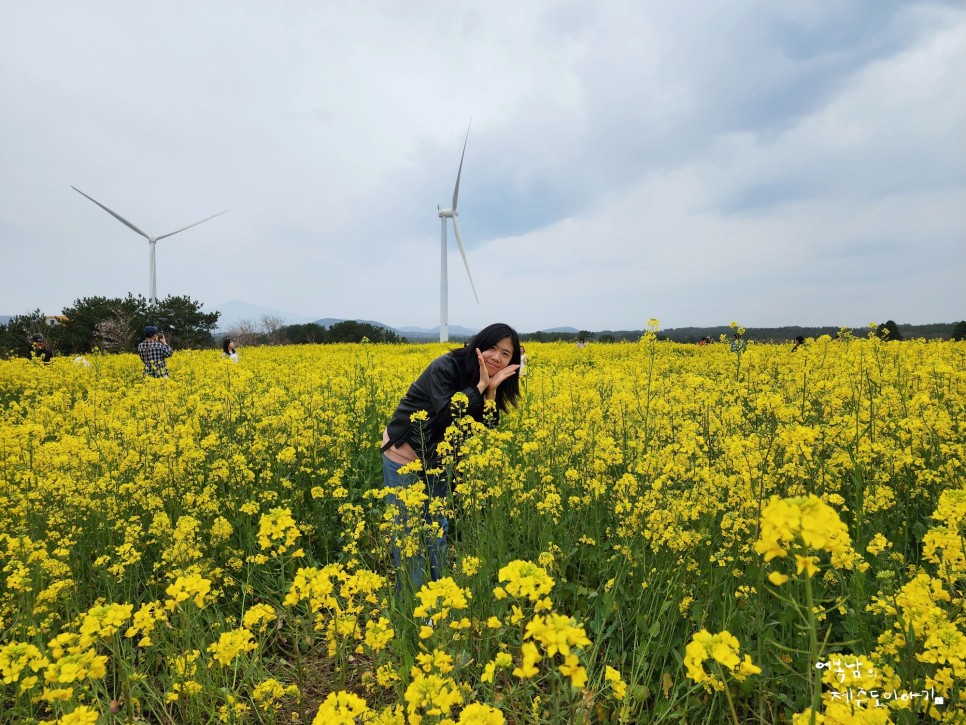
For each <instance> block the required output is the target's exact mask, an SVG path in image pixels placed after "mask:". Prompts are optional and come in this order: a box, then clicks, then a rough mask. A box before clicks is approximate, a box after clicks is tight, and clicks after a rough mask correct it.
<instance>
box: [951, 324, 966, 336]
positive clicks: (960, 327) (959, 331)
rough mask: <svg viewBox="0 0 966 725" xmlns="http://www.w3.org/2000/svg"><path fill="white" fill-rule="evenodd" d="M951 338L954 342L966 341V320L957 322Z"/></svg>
mask: <svg viewBox="0 0 966 725" xmlns="http://www.w3.org/2000/svg"><path fill="white" fill-rule="evenodd" d="M951 337H952V338H953V339H954V340H966V320H963V321H961V322H957V323H956V324H955V325H953V332H952V335H951Z"/></svg>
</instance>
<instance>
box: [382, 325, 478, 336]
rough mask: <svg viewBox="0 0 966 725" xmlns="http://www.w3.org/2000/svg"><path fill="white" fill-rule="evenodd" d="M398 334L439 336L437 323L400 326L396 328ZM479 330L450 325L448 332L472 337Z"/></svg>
mask: <svg viewBox="0 0 966 725" xmlns="http://www.w3.org/2000/svg"><path fill="white" fill-rule="evenodd" d="M397 332H398V333H399V334H400V335H403V336H405V337H427V338H429V337H435V338H439V325H437V326H436V327H413V326H409V327H400V328H398V329H397ZM477 332H479V330H472V329H470V328H469V327H461V326H460V325H450V326H449V334H450V335H451V336H453V337H473V335H475V334H476V333H477Z"/></svg>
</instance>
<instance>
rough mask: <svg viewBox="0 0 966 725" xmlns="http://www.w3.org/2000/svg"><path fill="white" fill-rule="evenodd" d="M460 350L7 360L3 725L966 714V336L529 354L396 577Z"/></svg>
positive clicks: (850, 718)
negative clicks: (419, 583) (412, 460)
mask: <svg viewBox="0 0 966 725" xmlns="http://www.w3.org/2000/svg"><path fill="white" fill-rule="evenodd" d="M654 328H656V323H655V325H654ZM448 349H450V347H448V346H445V345H435V344H433V345H393V346H389V345H365V344H363V345H331V346H291V347H265V348H253V349H247V350H244V351H243V355H242V360H241V362H240V363H238V364H235V363H232V362H229V361H227V360H225V359H223V358H222V356H221V355H220V353H217V352H215V351H189V352H178V353H176V354H175V356H174V357H173V358H172V359H171V360H170V364H169V368H170V371H171V377H170V379H167V380H154V379H149V380H142V378H141V372H140V370H141V366H140V364H139V362H138V360H137V359H136V357H134V356H132V355H115V356H97V355H94V356H91V357H90V358H89V360H90V363H91V364H90V366H89V367H86V366H84V367H82V366H75V365H73V364H71V362H70V361H69V360H65V359H57V358H55V359H54V361H53V363H52V364H51V365H47V366H44V365H41V364H36V363H33V362H30V361H26V360H8V361H0V713H2V716H0V720H2V721H5V722H6V721H9V722H26V723H30V722H34V723H40V722H46V723H71V722H78V723H80V722H91V723H94V722H98V723H110V722H118V723H121V722H279V723H281V722H303V723H312V722H320V723H322V722H326V723H328V722H347V723H350V722H351V723H406V724H409V723H504V722H507V723H557V722H586V723H591V722H615V723H616V722H627V723H648V722H655V723H657V722H681V721H699V720H700V721H704V722H719V721H720V722H765V723H783V722H784V723H793V722H794V723H808V722H812V721H814V722H825V723H861V722H877V723H879V722H883V723H887V722H895V723H906V722H908V723H912V722H916V723H918V722H964V721H966V706H964V703H963V693H964V692H966V606H964V600H963V597H964V592H966V553H964V541H966V477H964V460H966V456H964V453H966V417H964V408H966V345H964V344H963V343H950V342H928V343H927V342H924V341H905V342H892V343H889V342H883V341H881V340H878V339H869V340H858V339H851V338H849V337H848V336H844V337H843V338H842V339H840V340H834V341H833V340H830V339H829V338H828V337H823V338H819V339H818V340H810V341H809V342H808V343H807V344H806V345H805V346H804V347H803V348H801V349H799V350H797V351H796V352H794V353H791V352H790V348H789V347H788V346H780V345H760V344H755V343H751V344H748V345H747V346H741V347H737V348H735V349H734V350H732V349H730V347H729V346H728V345H722V344H713V345H708V346H701V347H699V346H689V345H681V344H675V343H669V342H662V341H658V340H657V339H656V336H655V335H654V331H653V330H652V332H651V333H649V334H647V335H645V336H644V338H643V339H642V340H641V341H640V342H639V343H618V344H591V345H589V346H587V347H583V348H578V347H576V346H574V345H573V344H565V343H543V344H537V343H532V344H529V343H528V345H527V355H528V366H527V375H526V377H525V378H523V380H522V381H521V382H522V384H521V388H522V397H521V401H520V405H519V407H518V409H516V410H515V411H513V412H511V413H509V414H507V415H505V416H503V417H502V420H501V423H500V426H499V427H498V428H496V429H493V430H490V429H487V428H485V427H484V426H482V425H480V424H479V423H478V422H474V421H471V420H468V419H465V418H463V419H459V420H458V422H457V423H456V424H455V425H454V426H453V428H452V430H451V431H450V432H449V434H448V436H447V441H446V443H445V444H444V445H443V446H442V448H441V450H442V451H444V468H445V470H444V475H445V476H446V478H447V479H448V480H449V483H450V487H451V491H452V496H451V497H449V498H448V499H447V500H446V501H445V502H440V504H437V505H440V506H442V507H443V509H444V510H443V511H442V513H444V514H446V515H447V517H448V518H449V520H450V531H449V546H448V548H447V556H448V561H447V562H446V572H445V574H446V576H445V577H444V578H443V579H442V580H441V581H439V582H434V583H431V584H427V585H426V586H425V587H424V588H423V590H422V591H420V592H417V593H416V594H415V596H409V595H405V594H397V590H396V586H395V583H394V570H393V566H392V562H391V556H390V546H389V540H390V538H391V537H393V536H405V533H406V532H400V531H395V530H394V518H398V517H394V516H393V511H392V510H391V509H390V508H389V506H388V504H387V502H386V492H385V491H383V490H382V474H381V458H380V453H379V446H380V443H381V431H382V427H383V426H384V425H385V423H386V421H387V420H388V417H389V415H390V413H391V412H392V410H393V409H394V407H395V405H396V403H397V402H398V400H399V398H400V397H401V396H402V394H403V393H404V392H405V390H406V388H407V387H408V385H409V384H410V383H411V382H412V381H413V380H414V379H415V378H416V377H417V375H418V374H419V373H420V372H421V371H422V370H423V369H424V368H425V366H426V365H427V364H428V363H429V362H430V361H431V360H432V359H433V358H435V357H436V356H438V355H441V354H443V353H445V352H446V351H447V350H448ZM419 468H420V467H418V466H416V467H414V470H416V469H419ZM424 496H425V493H424V492H423V490H422V488H421V487H420V486H419V485H417V486H416V487H414V489H413V490H412V491H410V492H407V493H405V494H403V495H401V498H402V499H403V500H411V501H413V502H418V501H421V500H422V499H423V497H424ZM410 523H412V524H413V526H412V531H410V532H409V538H410V542H409V544H410V546H409V548H408V549H407V547H405V546H404V547H402V548H403V549H404V550H409V549H416V548H418V546H419V541H420V538H419V537H420V536H422V535H423V534H424V533H425V532H423V531H420V530H419V529H420V523H419V522H418V521H414V522H410ZM712 633H717V634H712Z"/></svg>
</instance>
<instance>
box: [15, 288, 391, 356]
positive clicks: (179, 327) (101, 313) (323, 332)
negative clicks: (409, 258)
mask: <svg viewBox="0 0 966 725" xmlns="http://www.w3.org/2000/svg"><path fill="white" fill-rule="evenodd" d="M220 316H221V313H220V312H217V311H216V312H205V311H204V310H203V309H202V303H200V302H197V301H196V300H192V299H191V298H190V297H187V296H175V295H169V296H168V297H166V298H165V299H163V300H156V301H154V302H152V301H150V300H148V299H147V298H145V297H144V296H142V295H138V296H134V295H132V294H128V296H127V297H124V298H120V297H115V298H109V297H84V298H82V299H78V300H76V301H75V302H74V303H73V304H72V305H71V306H69V307H66V308H64V310H63V313H62V314H61V315H58V316H56V317H51V316H48V315H45V314H44V313H43V312H41V311H40V310H39V309H38V310H34V311H33V312H30V313H28V314H26V315H18V316H16V317H12V318H11V319H10V320H9V321H8V322H7V323H6V324H0V357H29V356H30V351H31V338H32V337H33V336H34V335H37V334H41V335H43V336H44V338H45V339H46V341H47V347H48V348H49V349H50V350H51V351H52V352H53V353H54V355H71V356H74V355H86V354H88V353H91V352H93V351H94V350H98V351H100V352H133V351H134V350H135V349H136V348H137V345H138V343H139V342H140V341H141V340H142V339H143V333H144V328H145V327H147V326H148V325H154V326H156V327H158V328H159V329H160V330H161V331H162V332H164V336H165V339H166V340H167V342H168V344H169V345H171V346H172V347H173V348H174V349H176V350H183V349H195V350H198V349H204V348H211V347H218V346H220V344H221V340H222V339H223V338H224V337H226V336H228V337H233V338H234V339H235V342H236V343H238V344H239V345H243V346H250V345H286V344H301V343H341V342H363V341H368V342H402V339H401V338H400V337H399V336H398V335H397V334H396V333H394V332H393V331H391V330H386V329H383V328H381V327H377V326H375V325H371V324H369V323H364V322H355V321H353V320H347V321H344V322H339V323H336V324H334V325H332V326H330V327H324V326H322V325H317V324H314V323H310V324H307V325H285V324H283V322H282V321H281V320H279V319H278V318H274V317H270V316H266V317H263V318H262V321H261V323H260V324H259V325H255V324H253V323H251V322H248V321H242V322H241V323H237V324H236V325H233V326H232V328H231V329H229V330H228V331H227V333H221V334H216V331H215V328H216V327H217V325H218V318H219V317H220Z"/></svg>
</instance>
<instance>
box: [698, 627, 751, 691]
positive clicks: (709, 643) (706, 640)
mask: <svg viewBox="0 0 966 725" xmlns="http://www.w3.org/2000/svg"><path fill="white" fill-rule="evenodd" d="M740 647H741V644H740V642H738V638H737V637H735V636H734V635H733V634H731V633H730V632H728V631H727V630H723V631H721V632H719V633H718V634H711V632H709V631H708V630H706V629H702V630H701V631H700V632H698V633H696V634H695V635H694V636H693V637H692V638H691V641H690V642H688V646H687V647H686V648H685V654H684V667H685V669H686V670H687V673H688V677H689V678H691V679H692V680H694V682H696V683H698V684H701V685H703V686H704V688H705V689H706V690H707V691H708V692H711V691H712V690H722V689H724V687H725V683H724V682H723V681H722V679H721V678H720V677H718V676H717V675H715V674H711V673H709V672H708V671H707V670H705V668H704V663H705V662H709V661H710V662H716V663H717V664H719V665H721V666H722V667H723V668H724V669H723V670H722V672H724V673H727V674H729V675H730V676H732V677H734V678H735V679H736V680H739V681H741V680H744V679H745V678H747V677H748V676H750V675H757V674H759V673H760V672H761V668H760V667H758V666H757V665H755V664H754V663H752V661H751V656H750V655H747V654H746V655H745V656H744V658H742V657H741V656H740V653H739V649H740Z"/></svg>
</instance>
